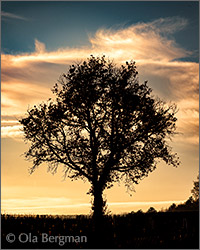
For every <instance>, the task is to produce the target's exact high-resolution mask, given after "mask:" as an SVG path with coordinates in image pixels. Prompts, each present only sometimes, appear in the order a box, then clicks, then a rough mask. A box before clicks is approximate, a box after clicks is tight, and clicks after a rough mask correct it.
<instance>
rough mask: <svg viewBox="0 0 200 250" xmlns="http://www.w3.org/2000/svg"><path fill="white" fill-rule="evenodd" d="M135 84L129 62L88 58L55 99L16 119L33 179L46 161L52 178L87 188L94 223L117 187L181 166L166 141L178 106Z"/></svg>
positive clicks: (64, 81) (73, 69)
mask: <svg viewBox="0 0 200 250" xmlns="http://www.w3.org/2000/svg"><path fill="white" fill-rule="evenodd" d="M151 92H152V90H151V88H149V87H148V85H147V82H145V83H142V84H139V82H138V78H137V70H136V66H135V63H134V62H126V64H125V65H122V66H121V67H116V66H115V65H114V64H113V63H112V62H110V61H107V60H106V59H105V57H104V56H103V57H102V58H99V57H97V58H95V57H93V56H91V57H90V58H89V59H88V60H86V61H84V62H83V63H81V64H76V65H71V66H70V68H69V71H68V73H67V74H63V75H62V76H61V77H60V79H59V81H58V83H56V84H55V86H54V88H53V93H54V94H55V96H56V100H54V101H52V100H51V99H49V101H48V102H47V103H42V104H40V105H39V106H34V107H33V108H31V109H29V110H28V111H27V116H26V117H25V118H23V119H21V120H20V123H21V124H22V125H23V131H24V135H25V139H26V140H27V141H28V142H30V143H31V144H30V148H29V150H28V151H27V152H26V153H25V157H26V158H27V159H28V160H31V161H33V166H32V167H31V169H30V172H31V173H32V172H33V171H34V170H35V169H36V168H37V167H38V166H39V165H40V164H41V163H43V162H46V163H48V165H49V170H50V171H52V172H53V173H55V172H56V170H57V168H58V165H59V164H62V165H63V166H64V171H65V175H66V176H67V177H69V178H71V179H84V180H87V181H89V182H90V184H91V189H90V191H89V193H90V194H91V195H92V196H93V198H94V200H93V211H94V218H96V220H97V221H98V220H101V218H102V215H103V214H104V207H105V201H104V200H103V198H102V195H103V191H104V190H105V189H106V188H110V187H111V186H112V185H113V183H114V182H116V181H124V182H125V185H126V186H127V187H128V188H131V186H132V184H137V183H138V182H139V180H141V179H143V178H144V177H145V176H147V175H148V174H149V173H150V172H152V171H153V170H154V169H155V168H156V165H157V160H158V159H162V160H164V161H165V162H166V164H168V165H173V166H175V167H176V166H178V164H179V160H178V157H177V156H176V154H174V153H172V151H171V148H170V147H169V145H168V143H167V139H168V138H169V137H171V136H172V135H173V134H174V132H175V123H176V120H177V119H176V117H175V114H176V111H177V110H176V106H175V105H167V104H166V103H164V102H162V101H161V100H159V99H158V98H157V99H156V98H154V97H153V96H152V94H151Z"/></svg>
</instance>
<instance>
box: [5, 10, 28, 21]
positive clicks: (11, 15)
mask: <svg viewBox="0 0 200 250" xmlns="http://www.w3.org/2000/svg"><path fill="white" fill-rule="evenodd" d="M1 16H2V19H3V20H7V19H19V20H24V21H27V20H28V19H27V18H25V17H23V16H19V15H15V14H13V13H9V12H5V11H2V12H1Z"/></svg>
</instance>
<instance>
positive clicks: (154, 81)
mask: <svg viewBox="0 0 200 250" xmlns="http://www.w3.org/2000/svg"><path fill="white" fill-rule="evenodd" d="M186 25H187V21H186V20H185V19H182V18H166V19H158V20H156V21H153V22H150V23H139V24H135V25H132V26H130V27H128V28H121V29H118V30H112V29H100V30H98V31H97V32H96V34H95V35H94V36H90V37H89V41H90V43H91V45H90V46H85V47H80V48H63V49H59V50H56V51H49V52H48V51H46V49H45V45H44V44H43V43H41V42H39V41H38V40H35V52H33V53H26V54H19V55H5V54H3V55H2V115H3V120H4V117H10V118H11V120H13V116H14V115H15V116H19V115H21V114H23V113H25V111H26V109H27V107H28V105H33V104H34V103H38V102H40V101H42V100H47V99H48V98H49V97H51V91H50V89H51V88H52V86H53V85H54V83H55V82H56V81H57V79H58V78H59V75H60V74H62V73H63V72H64V71H66V69H67V67H68V66H69V65H70V64H72V63H75V62H80V61H81V60H84V59H85V58H88V57H89V56H90V55H91V54H93V55H94V56H97V55H98V56H101V55H106V56H107V57H109V58H110V59H114V60H115V62H116V63H119V64H121V63H123V62H125V61H129V60H132V59H133V60H135V61H136V63H137V66H138V70H139V73H140V74H139V78H140V80H141V81H144V80H149V85H150V86H151V87H152V88H153V90H154V92H155V93H156V94H158V95H159V96H161V98H164V99H165V100H166V101H170V100H171V101H172V102H176V103H177V105H178V108H179V112H178V130H180V132H182V133H183V134H184V138H185V140H186V139H187V138H188V141H189V142H190V143H191V142H192V143H196V142H197V140H196V139H197V137H198V131H197V128H198V113H199V111H198V81H199V79H198V75H199V73H198V70H199V68H198V64H197V63H195V62H183V61H178V59H179V58H184V57H186V56H188V55H191V52H189V51H186V50H184V49H183V48H180V47H179V46H178V45H177V44H176V43H175V41H174V40H172V39H169V38H168V36H167V35H168V34H169V33H172V32H175V31H177V30H180V29H183V28H184V27H185V26H186ZM12 127H13V130H14V131H15V132H16V127H14V126H10V127H9V129H8V128H7V129H4V127H3V129H4V130H3V131H4V136H7V135H8V136H9V135H10V134H11V130H12ZM190 128H192V129H194V131H193V133H191V129H190ZM194 138H195V139H194Z"/></svg>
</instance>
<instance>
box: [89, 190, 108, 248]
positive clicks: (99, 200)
mask: <svg viewBox="0 0 200 250" xmlns="http://www.w3.org/2000/svg"><path fill="white" fill-rule="evenodd" d="M93 196H94V200H93V206H92V209H93V223H94V237H93V240H94V242H93V243H94V244H93V246H94V247H95V248H102V247H103V244H104V240H103V238H104V207H105V201H104V200H103V191H102V189H101V188H99V187H98V186H96V187H94V188H93Z"/></svg>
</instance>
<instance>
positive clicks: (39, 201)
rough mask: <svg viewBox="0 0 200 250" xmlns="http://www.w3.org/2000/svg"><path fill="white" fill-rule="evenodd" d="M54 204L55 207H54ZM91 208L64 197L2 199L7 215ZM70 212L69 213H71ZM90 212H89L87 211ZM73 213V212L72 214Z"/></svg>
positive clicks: (122, 205) (116, 204)
mask: <svg viewBox="0 0 200 250" xmlns="http://www.w3.org/2000/svg"><path fill="white" fill-rule="evenodd" d="M183 202H185V201H182V200H178V201H148V202H145V201H144V202H110V203H108V205H109V207H120V208H121V209H122V208H130V207H131V208H134V209H138V207H139V208H141V206H142V207H147V206H148V207H149V206H165V207H168V206H169V205H171V204H172V203H176V204H180V203H183ZM52 204H53V205H52ZM90 207H91V204H90V203H77V202H75V203H74V202H72V201H71V200H70V199H67V198H64V197H50V198H47V197H35V198H29V199H25V200H24V199H19V198H18V199H2V211H5V212H6V213H23V212H26V213H27V212H28V213H30V211H31V212H32V213H33V214H34V213H37V214H38V213H44V212H45V214H52V211H53V213H54V214H63V211H64V212H66V210H68V211H70V210H71V211H70V212H72V211H74V209H77V208H78V209H80V208H81V209H82V210H85V211H86V209H87V210H89V209H90ZM70 212H69V213H70ZM87 212H88V211H87ZM72 213H73V212H72Z"/></svg>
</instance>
